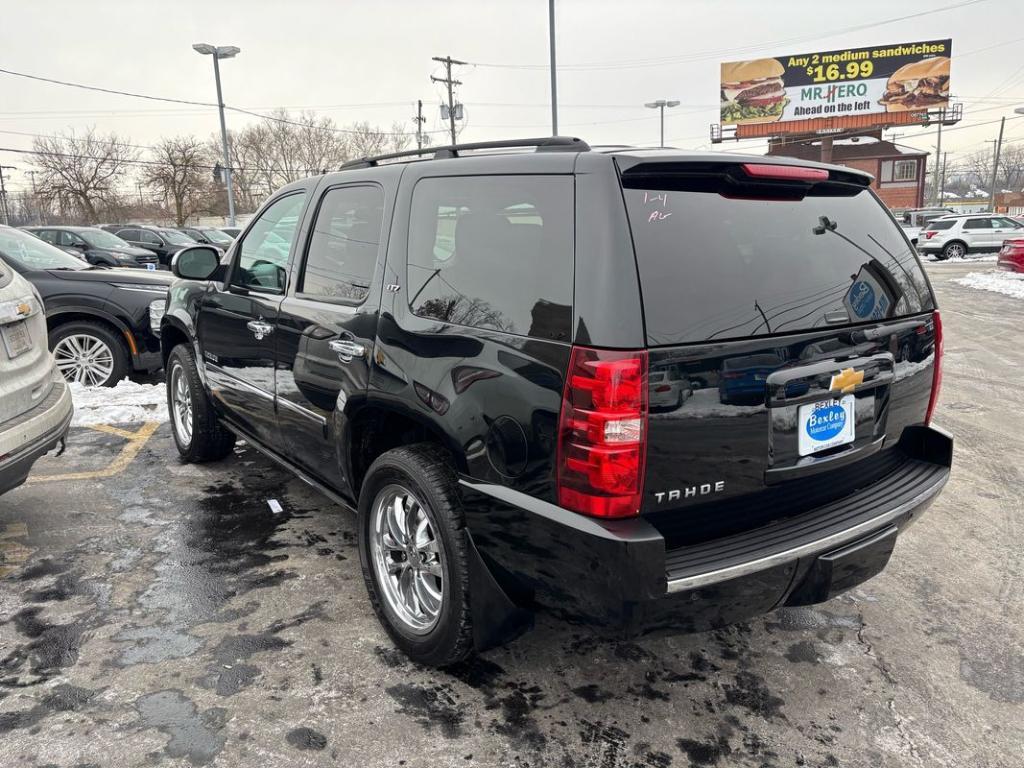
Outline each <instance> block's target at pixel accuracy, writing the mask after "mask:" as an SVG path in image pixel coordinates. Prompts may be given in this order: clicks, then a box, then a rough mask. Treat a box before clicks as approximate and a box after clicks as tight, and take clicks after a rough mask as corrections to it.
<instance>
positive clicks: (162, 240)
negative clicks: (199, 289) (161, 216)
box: [116, 224, 196, 267]
mask: <svg viewBox="0 0 1024 768" xmlns="http://www.w3.org/2000/svg"><path fill="white" fill-rule="evenodd" d="M116 234H117V236H118V237H120V238H121V239H122V240H125V241H127V242H129V243H131V244H132V245H134V246H137V247H139V248H145V249H146V250H149V251H152V252H153V253H155V254H156V256H157V258H158V259H159V260H160V263H161V264H162V265H163V266H165V267H170V266H171V259H172V258H173V257H174V254H176V253H177V252H178V251H180V250H181V249H182V248H187V247H188V246H190V245H195V244H196V241H195V240H193V239H192V238H191V237H189V236H188V235H186V234H185V233H184V232H179V231H178V230H176V229H167V228H166V227H143V226H136V225H134V224H132V225H129V226H127V227H125V228H124V229H119V230H118V231H117V233H116Z"/></svg>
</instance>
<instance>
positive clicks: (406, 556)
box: [370, 485, 445, 635]
mask: <svg viewBox="0 0 1024 768" xmlns="http://www.w3.org/2000/svg"><path fill="white" fill-rule="evenodd" d="M371 510H372V512H371V514H372V515H373V517H372V519H371V520H370V549H371V556H372V559H373V568H374V571H375V573H376V575H377V583H379V584H380V586H381V592H382V593H383V594H382V597H383V598H384V600H385V601H386V602H387V604H388V607H389V608H390V609H391V612H392V613H394V614H395V615H397V617H398V618H399V619H400V620H401V621H402V623H403V624H405V626H406V628H407V629H408V630H409V631H410V632H412V633H414V634H417V635H425V634H427V633H428V632H430V630H431V629H433V628H434V626H435V625H436V624H437V621H438V619H439V618H440V616H441V607H442V605H443V604H444V598H445V585H444V566H443V562H444V544H443V542H442V541H441V539H440V537H439V536H438V535H437V533H436V528H437V525H436V523H435V522H434V518H433V514H432V513H431V512H430V511H429V510H428V509H427V508H426V507H425V506H424V505H423V504H421V503H420V501H419V499H417V498H416V497H415V496H414V495H413V493H412V492H411V491H409V490H408V489H407V488H403V487H402V486H400V485H388V486H386V487H385V488H383V489H382V490H381V491H380V493H378V494H377V499H376V501H375V502H374V504H373V506H372V507H371Z"/></svg>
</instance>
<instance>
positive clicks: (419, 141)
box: [413, 99, 427, 149]
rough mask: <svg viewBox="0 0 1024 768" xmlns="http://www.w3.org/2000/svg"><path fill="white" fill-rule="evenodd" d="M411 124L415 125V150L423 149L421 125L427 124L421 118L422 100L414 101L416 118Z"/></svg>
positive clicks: (423, 118)
mask: <svg viewBox="0 0 1024 768" xmlns="http://www.w3.org/2000/svg"><path fill="white" fill-rule="evenodd" d="M413 122H414V123H416V149H423V124H424V123H425V122H427V118H425V117H424V116H423V99H417V100H416V117H414V118H413Z"/></svg>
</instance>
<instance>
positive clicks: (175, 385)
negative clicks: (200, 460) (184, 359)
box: [169, 363, 192, 448]
mask: <svg viewBox="0 0 1024 768" xmlns="http://www.w3.org/2000/svg"><path fill="white" fill-rule="evenodd" d="M169 386H170V391H171V417H172V418H173V419H174V431H175V432H177V433H178V439H179V440H181V443H182V446H184V447H185V448H187V447H188V446H190V445H192V393H191V392H190V391H189V385H188V378H186V376H185V369H184V368H183V367H182V366H181V363H175V364H174V366H173V367H172V368H171V380H170V385H169Z"/></svg>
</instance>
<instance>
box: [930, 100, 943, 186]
mask: <svg viewBox="0 0 1024 768" xmlns="http://www.w3.org/2000/svg"><path fill="white" fill-rule="evenodd" d="M945 120H946V110H944V109H942V110H939V135H938V136H937V137H936V139H935V178H934V179H933V181H934V182H935V183H934V184H933V185H932V202H933V203H934V204H935V205H938V204H939V160H940V159H941V158H942V124H943V122H945Z"/></svg>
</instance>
